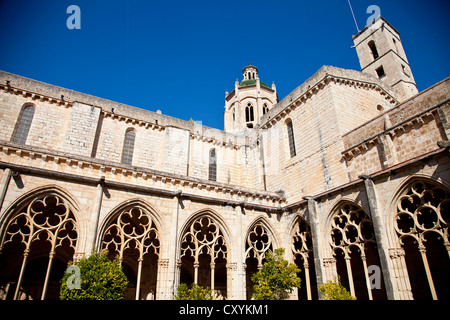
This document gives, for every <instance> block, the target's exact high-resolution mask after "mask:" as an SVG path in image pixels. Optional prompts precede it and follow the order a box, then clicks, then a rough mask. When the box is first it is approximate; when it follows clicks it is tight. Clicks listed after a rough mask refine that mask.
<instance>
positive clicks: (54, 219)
mask: <svg viewBox="0 0 450 320" xmlns="http://www.w3.org/2000/svg"><path fill="white" fill-rule="evenodd" d="M78 215H79V205H78V203H77V202H76V201H75V199H74V198H73V197H72V196H71V195H70V193H68V192H67V191H66V190H64V189H63V188H61V187H59V186H55V185H51V186H48V185H47V186H43V187H38V188H35V189H33V190H31V191H29V192H27V193H25V194H24V195H22V196H20V197H19V198H18V199H17V200H16V201H15V202H14V203H12V204H11V205H10V206H9V207H8V208H7V210H6V212H5V215H4V216H3V217H2V219H1V225H2V227H1V230H0V254H1V256H0V259H1V260H2V263H0V265H1V267H0V269H1V270H0V287H1V288H2V289H3V290H2V291H3V292H5V295H6V297H5V298H8V297H9V298H11V299H29V298H32V299H38V298H41V299H42V300H43V299H46V298H50V299H58V298H59V285H60V284H59V280H60V279H61V278H62V275H63V274H64V270H65V267H66V265H67V263H68V261H70V260H73V257H74V255H75V253H76V251H77V245H79V241H78V240H79V238H80V228H79V224H78V221H79V220H78V219H79V218H78ZM27 269H28V270H32V271H29V272H27V273H26V272H25V271H26V270H27Z"/></svg>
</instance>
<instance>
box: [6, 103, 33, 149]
mask: <svg viewBox="0 0 450 320" xmlns="http://www.w3.org/2000/svg"><path fill="white" fill-rule="evenodd" d="M35 109H36V107H35V105H34V104H33V103H31V102H27V103H25V104H24V105H23V107H22V110H21V111H20V115H19V118H18V119H17V123H16V127H15V128H14V133H13V135H12V137H11V140H12V141H13V142H17V143H22V144H25V143H26V142H27V138H28V133H29V132H30V128H31V123H32V122H33V118H34V114H35Z"/></svg>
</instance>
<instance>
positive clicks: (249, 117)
mask: <svg viewBox="0 0 450 320" xmlns="http://www.w3.org/2000/svg"><path fill="white" fill-rule="evenodd" d="M254 120H255V115H254V113H253V106H252V104H251V103H249V104H247V107H245V122H251V121H254Z"/></svg>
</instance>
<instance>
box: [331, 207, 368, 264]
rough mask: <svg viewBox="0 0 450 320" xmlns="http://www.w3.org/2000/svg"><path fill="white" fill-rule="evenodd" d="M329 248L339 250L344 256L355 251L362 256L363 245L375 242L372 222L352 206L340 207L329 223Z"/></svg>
mask: <svg viewBox="0 0 450 320" xmlns="http://www.w3.org/2000/svg"><path fill="white" fill-rule="evenodd" d="M331 226H332V229H331V239H330V240H331V241H330V244H331V247H332V248H333V252H335V251H336V250H337V249H341V250H342V251H343V252H344V254H345V256H348V254H349V253H351V250H352V249H356V250H357V251H358V252H360V254H361V255H364V245H365V244H366V243H371V242H372V243H374V242H375V234H374V232H373V227H372V221H371V220H370V218H369V216H368V215H367V214H366V213H365V211H364V210H363V209H362V208H360V207H358V206H356V205H352V204H344V205H342V206H341V207H340V208H339V210H338V212H337V213H336V214H335V215H334V217H333V219H332V221H331Z"/></svg>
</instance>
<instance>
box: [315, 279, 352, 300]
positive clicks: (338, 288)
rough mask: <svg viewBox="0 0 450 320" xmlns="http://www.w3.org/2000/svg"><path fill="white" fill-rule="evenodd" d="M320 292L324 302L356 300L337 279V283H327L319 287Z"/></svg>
mask: <svg viewBox="0 0 450 320" xmlns="http://www.w3.org/2000/svg"><path fill="white" fill-rule="evenodd" d="M319 291H320V293H321V294H322V297H323V299H324V300H356V297H354V296H352V295H351V294H350V292H348V291H347V289H346V288H345V287H344V286H343V285H342V284H341V282H340V279H339V278H337V279H336V281H335V282H333V281H327V282H326V283H323V284H321V285H320V286H319Z"/></svg>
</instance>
